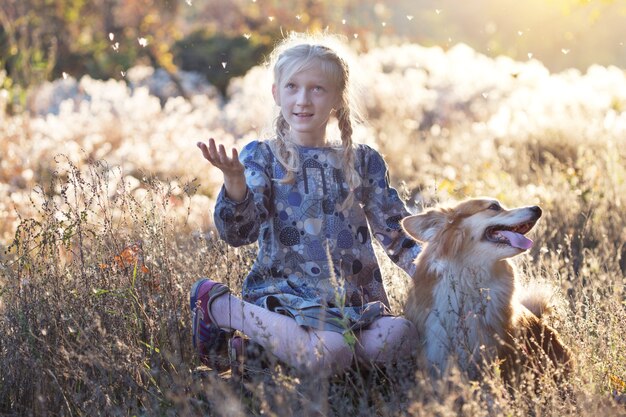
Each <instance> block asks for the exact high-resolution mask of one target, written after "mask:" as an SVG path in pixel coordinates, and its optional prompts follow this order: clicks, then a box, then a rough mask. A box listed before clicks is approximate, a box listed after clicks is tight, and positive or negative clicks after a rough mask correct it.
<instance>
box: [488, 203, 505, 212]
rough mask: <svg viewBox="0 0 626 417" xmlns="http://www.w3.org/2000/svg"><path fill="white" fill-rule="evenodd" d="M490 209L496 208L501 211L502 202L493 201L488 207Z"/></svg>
mask: <svg viewBox="0 0 626 417" xmlns="http://www.w3.org/2000/svg"><path fill="white" fill-rule="evenodd" d="M488 209H489V210H495V211H500V210H502V207H500V204H498V203H491V205H490V206H489V207H488Z"/></svg>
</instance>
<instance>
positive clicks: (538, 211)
mask: <svg viewBox="0 0 626 417" xmlns="http://www.w3.org/2000/svg"><path fill="white" fill-rule="evenodd" d="M530 211H532V212H533V213H534V214H535V215H537V217H541V213H542V211H541V207H539V206H532V207H530Z"/></svg>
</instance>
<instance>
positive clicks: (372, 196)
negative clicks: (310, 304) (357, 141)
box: [363, 147, 421, 276]
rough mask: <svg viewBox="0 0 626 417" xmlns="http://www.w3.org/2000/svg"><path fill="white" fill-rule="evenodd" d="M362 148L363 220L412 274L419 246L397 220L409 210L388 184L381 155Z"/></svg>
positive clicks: (390, 253)
mask: <svg viewBox="0 0 626 417" xmlns="http://www.w3.org/2000/svg"><path fill="white" fill-rule="evenodd" d="M365 151H366V154H365V155H364V162H365V167H364V168H365V170H364V171H365V172H364V174H363V191H364V194H363V197H364V208H365V214H366V216H367V221H368V223H369V225H370V228H371V229H372V234H373V235H374V236H375V237H376V239H377V240H378V241H379V242H380V243H381V244H382V246H383V247H384V249H385V253H386V254H387V256H389V258H390V259H391V260H392V261H393V262H394V263H395V264H396V265H398V266H399V267H400V268H402V269H403V270H404V271H405V272H406V273H407V274H409V276H413V273H414V272H415V264H414V263H413V261H414V260H415V258H416V257H417V255H418V254H419V253H420V251H421V246H420V245H419V244H418V243H416V242H415V241H414V240H413V239H411V238H409V237H408V236H407V235H406V234H405V233H404V231H403V230H402V227H401V226H400V220H402V219H403V218H404V217H406V216H408V215H410V213H409V211H408V210H407V208H406V206H405V204H404V202H403V201H402V199H400V196H399V195H398V192H397V191H396V190H395V189H394V188H393V187H391V185H390V184H389V172H388V170H387V164H386V163H385V161H384V159H383V157H382V156H381V155H380V154H379V153H378V152H377V151H375V150H374V149H372V148H369V147H366V148H365Z"/></svg>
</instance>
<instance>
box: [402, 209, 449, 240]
mask: <svg viewBox="0 0 626 417" xmlns="http://www.w3.org/2000/svg"><path fill="white" fill-rule="evenodd" d="M446 221H447V217H446V215H445V214H444V213H442V212H441V211H438V210H429V211H427V212H425V213H421V214H416V215H414V216H407V217H405V218H404V219H402V221H401V222H400V224H401V225H402V229H404V231H405V232H406V234H407V235H409V236H410V237H411V238H413V239H415V240H417V241H419V242H428V241H429V240H432V239H433V238H434V237H435V236H436V235H437V233H439V231H441V229H443V227H444V225H445V224H446Z"/></svg>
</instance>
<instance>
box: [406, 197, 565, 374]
mask: <svg viewBox="0 0 626 417" xmlns="http://www.w3.org/2000/svg"><path fill="white" fill-rule="evenodd" d="M541 214H542V212H541V208H540V207H538V206H531V207H521V208H516V209H511V210H507V209H505V208H504V207H503V206H502V204H500V203H499V202H498V201H497V200H494V199H488V198H481V199H470V200H466V201H463V202H461V203H460V204H458V205H456V206H454V207H450V208H443V207H440V208H433V209H430V210H427V211H425V212H423V213H420V214H417V215H413V216H408V217H406V218H404V219H403V220H402V222H401V224H402V228H403V229H404V231H405V232H406V233H407V234H408V235H409V236H410V237H411V238H413V239H415V240H416V241H418V242H421V243H423V245H424V247H423V250H422V252H421V253H420V254H419V255H418V257H417V259H416V260H415V264H416V271H415V275H414V276H413V287H412V288H411V289H410V290H409V294H408V298H407V302H406V306H405V314H406V316H407V318H408V319H409V320H411V321H412V322H413V323H414V324H415V325H416V326H417V328H418V331H419V334H420V337H421V341H422V343H423V345H422V349H421V353H420V356H421V357H422V358H423V359H425V360H426V361H427V364H428V367H429V370H430V371H431V373H432V374H433V375H434V376H443V375H444V374H445V373H446V371H447V370H448V369H449V366H450V361H451V359H452V358H454V359H455V360H457V361H458V365H459V366H460V368H461V369H462V370H464V371H466V372H467V373H468V375H469V376H470V378H472V379H477V378H479V377H480V371H481V369H484V366H485V365H489V364H498V366H499V369H500V371H501V373H502V375H503V376H504V377H505V378H507V379H509V380H510V379H511V378H514V377H516V376H519V375H521V373H522V372H525V371H527V370H531V372H534V375H535V376H540V375H541V374H542V373H543V372H544V371H545V370H547V369H548V368H549V367H555V368H560V367H564V369H565V371H566V372H567V371H568V370H569V368H570V367H571V354H570V351H569V349H568V348H567V347H566V346H565V345H564V344H563V343H562V342H561V339H560V337H559V335H558V334H557V332H556V331H555V330H554V329H553V328H552V327H550V326H548V325H547V324H546V323H544V321H543V320H542V315H544V312H546V311H548V310H549V309H550V302H549V297H548V296H546V294H545V293H541V292H535V293H532V294H529V295H528V296H525V297H522V296H521V288H519V287H518V284H517V282H516V270H515V268H514V267H513V265H512V264H511V261H510V258H511V257H514V256H516V255H519V254H521V253H523V252H525V251H527V250H528V249H530V248H531V247H532V245H533V242H532V241H531V240H530V239H528V238H527V237H526V236H525V235H526V233H528V232H529V231H530V230H531V229H532V228H533V227H534V225H535V223H536V222H537V220H539V218H540V217H541Z"/></svg>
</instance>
